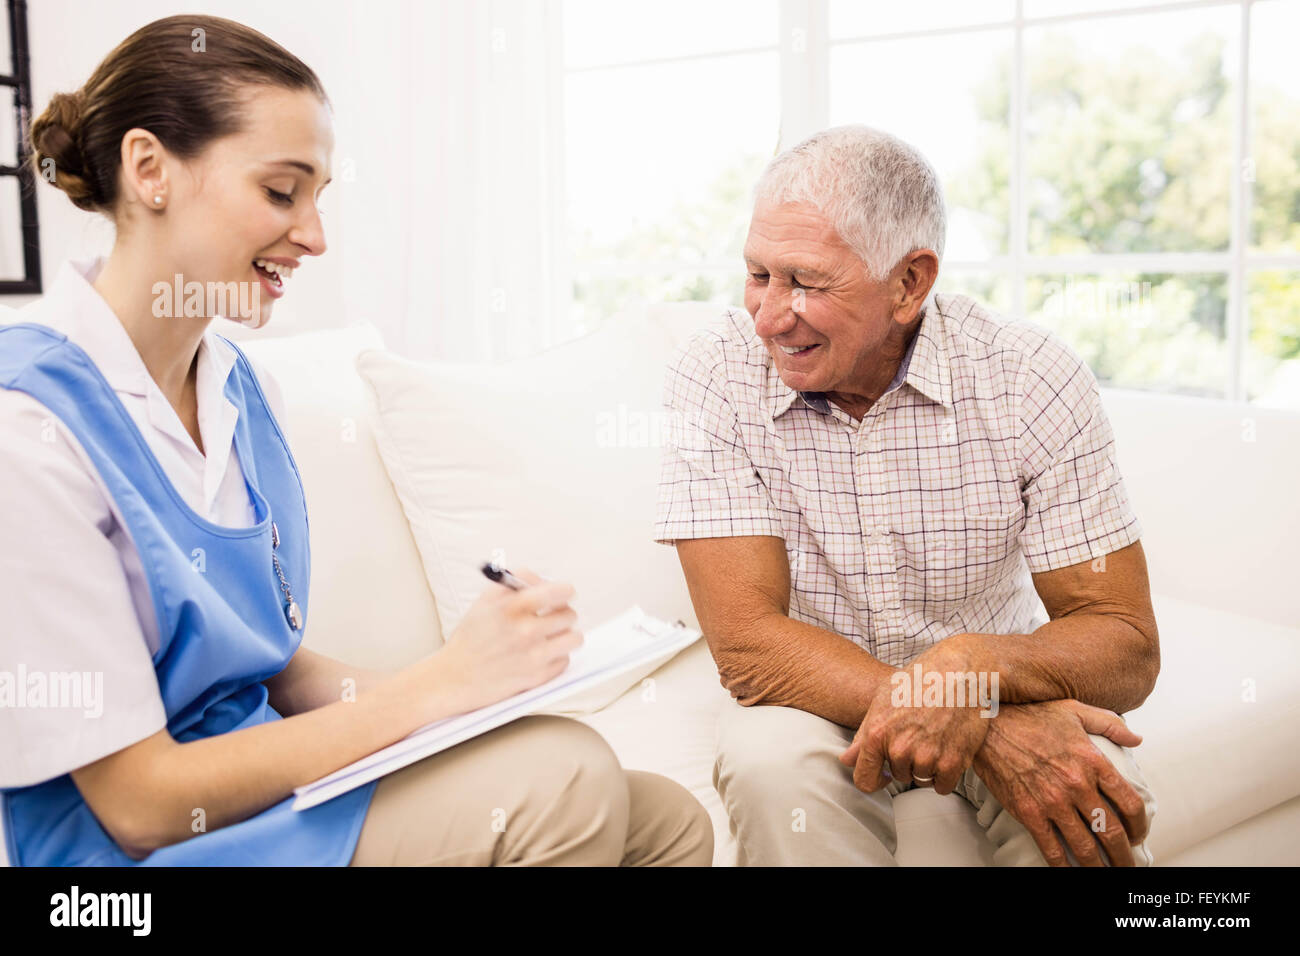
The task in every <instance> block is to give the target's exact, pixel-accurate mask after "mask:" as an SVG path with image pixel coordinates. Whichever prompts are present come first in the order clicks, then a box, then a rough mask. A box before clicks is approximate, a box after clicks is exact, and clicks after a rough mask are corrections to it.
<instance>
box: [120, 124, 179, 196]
mask: <svg viewBox="0 0 1300 956" xmlns="http://www.w3.org/2000/svg"><path fill="white" fill-rule="evenodd" d="M121 158H122V173H121V175H122V179H123V184H124V186H125V189H124V190H123V196H122V198H123V199H124V200H126V201H128V202H134V201H139V202H140V203H141V204H142V205H144V207H145V208H146V209H160V208H162V206H164V205H165V204H166V202H167V199H168V196H167V189H168V186H169V185H170V184H169V182H168V178H167V165H168V163H167V150H166V148H165V147H164V146H163V144H162V142H161V141H160V140H159V139H158V137H157V136H155V135H154V134H153V133H151V132H149V131H148V130H147V129H139V128H135V129H129V130H127V131H126V132H125V133H124V134H123V135H122V150H121ZM155 196H161V197H162V199H163V201H162V202H161V203H155V202H154V197H155Z"/></svg>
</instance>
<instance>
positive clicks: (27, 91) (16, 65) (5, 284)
mask: <svg viewBox="0 0 1300 956" xmlns="http://www.w3.org/2000/svg"><path fill="white" fill-rule="evenodd" d="M8 4H9V52H10V61H9V62H10V63H11V64H12V67H13V73H11V74H10V75H8V76H0V87H3V86H8V87H12V88H13V91H14V93H13V102H14V123H15V124H16V125H17V127H18V129H17V133H18V135H17V136H16V137H15V139H14V142H15V143H16V144H17V149H18V155H17V157H16V159H17V165H16V166H4V165H0V177H3V176H16V177H17V178H18V203H19V209H20V211H21V226H22V236H23V272H24V278H22V279H0V295H33V294H35V295H40V293H41V232H40V225H39V223H38V222H37V219H36V177H35V175H34V174H33V173H32V168H31V163H30V161H29V160H30V157H31V144H30V143H29V142H28V139H27V131H28V128H29V127H30V125H31V118H32V71H31V54H30V50H29V47H28V43H27V2H26V0H8ZM2 181H3V180H0V182H2ZM9 225H10V224H8V223H0V228H6V227H8V226H9Z"/></svg>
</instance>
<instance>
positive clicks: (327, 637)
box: [239, 324, 441, 667]
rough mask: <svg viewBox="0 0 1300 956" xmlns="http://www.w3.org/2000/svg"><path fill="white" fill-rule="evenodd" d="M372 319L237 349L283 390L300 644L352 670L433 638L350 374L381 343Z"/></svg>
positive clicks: (430, 613) (407, 543)
mask: <svg viewBox="0 0 1300 956" xmlns="http://www.w3.org/2000/svg"><path fill="white" fill-rule="evenodd" d="M383 344H384V343H383V339H382V338H381V337H380V334H379V331H378V330H377V329H376V328H375V327H374V326H372V325H369V324H365V325H355V326H349V327H347V328H343V329H336V330H329V331H321V332H305V333H301V334H298V335H293V336H287V337H280V338H267V339H257V338H249V337H247V336H245V337H243V338H242V339H241V340H240V341H239V345H240V347H241V348H242V349H244V350H245V351H246V352H247V353H248V354H249V355H251V356H252V357H253V359H254V360H255V361H258V362H260V363H261V364H262V366H263V367H264V368H265V369H266V370H267V371H269V372H270V374H271V375H272V376H273V377H274V378H275V380H276V382H277V383H278V384H279V386H280V390H281V392H282V393H283V395H284V400H285V405H286V413H287V415H288V421H287V422H285V423H283V425H284V427H285V429H286V431H287V433H288V438H289V444H290V448H291V449H292V451H293V456H294V460H295V461H296V462H297V463H298V470H299V472H301V474H302V482H303V488H304V490H305V492H306V496H307V513H308V517H309V520H310V523H311V550H312V568H311V607H310V613H309V616H308V621H307V629H306V632H305V634H304V637H303V640H304V643H305V644H306V646H308V647H310V648H312V649H313V650H316V651H319V652H321V653H323V654H328V655H330V656H331V657H336V658H338V659H340V660H343V661H346V662H348V663H352V664H357V665H359V666H362V667H399V666H402V665H404V664H408V663H410V662H411V661H414V660H416V659H418V658H420V657H422V656H424V655H426V654H429V653H431V652H433V651H434V650H436V649H437V648H438V647H439V646H440V644H441V636H440V630H439V624H438V616H437V613H436V611H435V608H434V601H433V596H432V594H431V593H430V591H429V588H428V585H427V584H425V581H424V576H423V575H422V574H421V572H420V561H419V557H418V555H417V554H416V550H415V542H414V540H413V539H412V537H411V532H410V528H409V527H408V526H407V523H406V518H405V516H404V515H403V513H402V508H401V505H400V504H399V502H398V500H397V496H396V494H395V493H394V491H393V486H392V483H391V482H390V481H389V480H388V474H387V472H386V471H385V470H384V466H383V463H382V461H381V460H380V458H379V453H378V451H377V450H376V448H375V439H374V435H373V433H372V431H371V421H370V412H369V409H368V405H369V403H370V401H371V398H370V394H369V390H368V389H367V388H366V387H365V386H364V385H363V384H362V382H361V380H360V379H359V378H358V377H357V374H356V371H355V369H354V364H355V360H356V355H357V353H358V352H359V351H361V350H362V349H375V348H382V347H383Z"/></svg>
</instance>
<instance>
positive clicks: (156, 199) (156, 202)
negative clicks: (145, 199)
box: [153, 196, 162, 206]
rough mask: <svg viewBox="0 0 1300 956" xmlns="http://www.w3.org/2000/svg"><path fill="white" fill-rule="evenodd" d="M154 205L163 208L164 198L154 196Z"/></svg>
mask: <svg viewBox="0 0 1300 956" xmlns="http://www.w3.org/2000/svg"><path fill="white" fill-rule="evenodd" d="M153 204H154V205H155V206H161V205H162V196H154V197H153Z"/></svg>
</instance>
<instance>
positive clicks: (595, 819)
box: [351, 716, 713, 866]
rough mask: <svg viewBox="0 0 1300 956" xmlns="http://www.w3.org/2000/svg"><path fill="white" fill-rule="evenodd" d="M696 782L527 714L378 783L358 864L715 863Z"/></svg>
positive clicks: (576, 728)
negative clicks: (633, 764) (629, 760)
mask: <svg viewBox="0 0 1300 956" xmlns="http://www.w3.org/2000/svg"><path fill="white" fill-rule="evenodd" d="M712 861H713V826H712V824H711V822H710V821H709V815H708V813H707V812H706V811H705V809H704V808H703V807H702V806H701V805H700V803H699V801H698V800H696V799H695V798H694V797H693V796H691V793H690V791H688V790H687V789H686V788H684V787H682V786H681V785H679V784H677V783H675V782H673V781H672V780H669V779H668V778H667V777H661V776H659V775H658V774H652V773H643V772H641V771H636V770H624V769H623V768H622V767H621V766H620V765H619V762H618V758H617V757H616V756H615V755H614V751H613V750H611V749H610V746H609V744H608V743H607V742H606V741H605V738H603V737H602V736H600V734H598V733H597V732H596V731H594V730H592V729H591V728H590V727H588V726H587V725H586V724H583V723H580V722H579V721H576V720H570V719H567V718H564V717H551V716H533V717H524V718H521V719H519V720H516V721H514V722H513V723H510V724H506V725H505V726H503V727H498V728H497V729H496V730H492V731H489V732H488V733H486V734H483V735H481V736H479V737H475V738H474V739H472V740H467V741H465V742H464V743H462V744H457V745H456V746H455V747H452V748H451V749H450V750H444V751H443V752H442V753H438V754H434V755H433V756H431V757H426V758H425V759H423V760H421V761H419V762H418V763H414V764H411V765H410V766H408V767H403V768H402V769H401V770H398V771H396V772H395V773H391V774H389V775H388V776H387V777H384V778H383V779H381V780H380V781H379V785H378V786H377V787H376V789H375V795H374V798H373V799H372V800H371V804H370V810H369V812H368V813H367V814H366V819H365V823H364V824H363V825H362V828H361V837H360V839H359V840H358V842H357V847H356V851H355V852H354V853H353V856H352V863H351V865H352V866H709V865H711V864H712Z"/></svg>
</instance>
